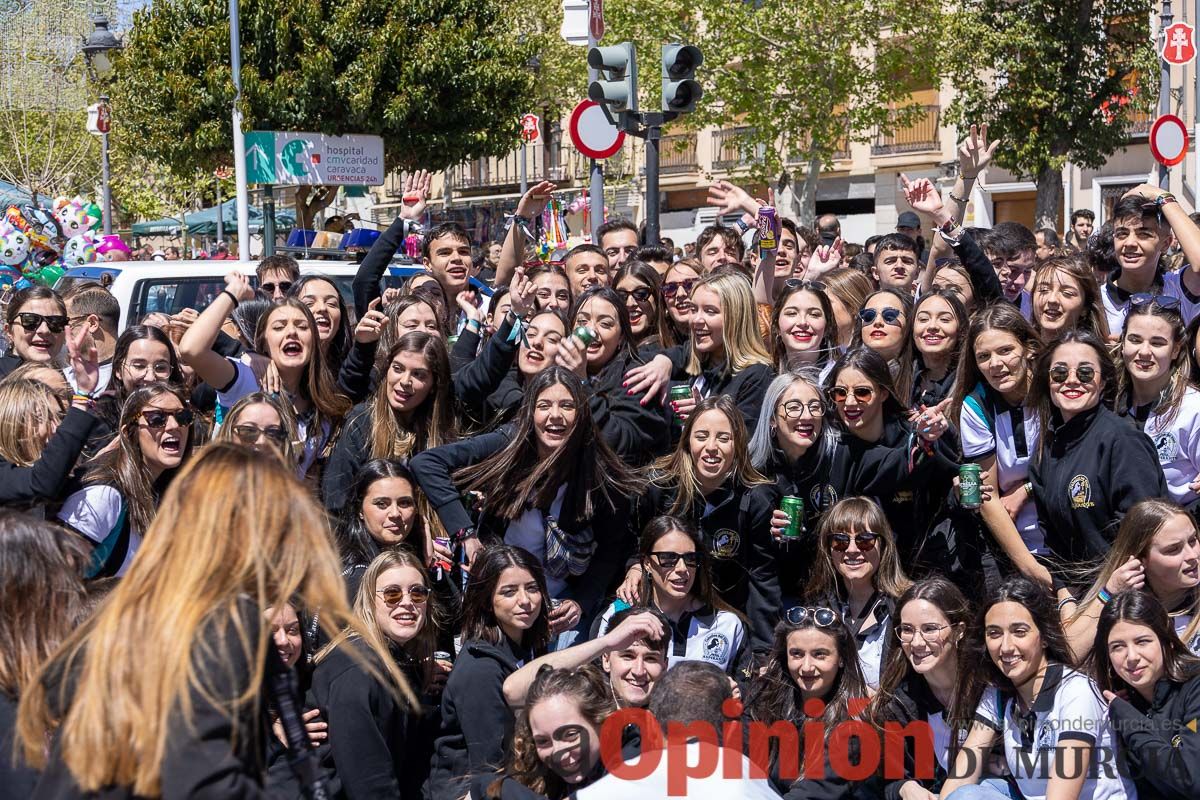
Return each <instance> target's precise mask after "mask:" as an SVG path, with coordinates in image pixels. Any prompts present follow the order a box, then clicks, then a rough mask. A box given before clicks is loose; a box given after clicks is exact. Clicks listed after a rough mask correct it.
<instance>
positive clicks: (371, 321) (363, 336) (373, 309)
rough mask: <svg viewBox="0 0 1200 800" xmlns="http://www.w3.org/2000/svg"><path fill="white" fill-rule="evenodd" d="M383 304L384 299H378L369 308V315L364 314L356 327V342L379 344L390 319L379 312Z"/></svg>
mask: <svg viewBox="0 0 1200 800" xmlns="http://www.w3.org/2000/svg"><path fill="white" fill-rule="evenodd" d="M382 302H383V298H382V297H376V298H375V299H374V300H372V301H371V304H370V305H369V306H367V313H366V314H363V318H362V319H360V320H359V321H358V325H356V326H355V327H354V341H356V342H358V343H359V344H370V343H371V342H378V341H379V337H381V336H383V330H384V328H386V327H387V324H388V318H387V314H384V313H383V312H382V311H380V310H379V305H380V303H382Z"/></svg>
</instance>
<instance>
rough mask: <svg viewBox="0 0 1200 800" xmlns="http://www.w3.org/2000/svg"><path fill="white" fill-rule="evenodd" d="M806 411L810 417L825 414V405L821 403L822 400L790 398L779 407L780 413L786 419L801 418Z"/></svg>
mask: <svg viewBox="0 0 1200 800" xmlns="http://www.w3.org/2000/svg"><path fill="white" fill-rule="evenodd" d="M806 411H807V412H808V415H809V416H810V417H823V416H825V406H823V405H821V401H820V400H809V401H808V402H807V403H803V402H801V401H799V400H788V401H787V402H786V403H784V404H783V405H781V406H780V407H779V415H780V416H782V417H785V418H786V419H800V417H803V416H804V412H806Z"/></svg>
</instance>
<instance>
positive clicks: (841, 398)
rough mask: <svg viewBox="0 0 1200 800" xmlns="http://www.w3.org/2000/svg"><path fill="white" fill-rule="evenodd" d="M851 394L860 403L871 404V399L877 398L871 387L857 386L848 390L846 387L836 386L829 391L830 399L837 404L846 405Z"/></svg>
mask: <svg viewBox="0 0 1200 800" xmlns="http://www.w3.org/2000/svg"><path fill="white" fill-rule="evenodd" d="M851 394H853V395H854V399H855V400H857V401H858V402H860V403H869V402H871V398H872V397H874V396H875V390H874V389H872V388H871V387H870V386H855V387H854V388H853V389H847V388H846V387H845V386H834V387H833V388H832V389H830V390H829V399H831V400H833V402H835V403H844V402H846V398H848V397H849V396H850V395H851Z"/></svg>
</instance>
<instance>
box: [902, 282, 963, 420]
mask: <svg viewBox="0 0 1200 800" xmlns="http://www.w3.org/2000/svg"><path fill="white" fill-rule="evenodd" d="M967 326H968V319H967V309H966V308H965V307H964V306H963V304H962V301H961V300H959V297H958V295H957V294H956V293H954V292H950V291H943V290H941V289H935V290H933V291H932V292H928V293H926V294H923V295H921V297H920V298H919V299H918V300H917V302H916V304H915V305H914V306H913V324H912V339H913V349H914V350H915V351H916V364H915V370H914V374H913V388H912V397H911V401H910V402H909V404H908V405H909V408H933V407H934V406H936V405H937V404H938V403H940V402H942V401H943V400H945V399H946V398H947V397H949V396H950V395H951V394H952V393H953V391H954V379H955V377H957V374H958V371H957V365H958V362H959V355H960V353H961V351H962V343H963V340H964V339H965V338H967Z"/></svg>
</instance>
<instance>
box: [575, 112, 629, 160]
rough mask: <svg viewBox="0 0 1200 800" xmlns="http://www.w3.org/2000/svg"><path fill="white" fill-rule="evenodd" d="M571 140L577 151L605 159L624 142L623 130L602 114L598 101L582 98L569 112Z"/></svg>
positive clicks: (614, 152) (615, 151)
mask: <svg viewBox="0 0 1200 800" xmlns="http://www.w3.org/2000/svg"><path fill="white" fill-rule="evenodd" d="M569 130H570V133H571V141H572V142H574V143H575V147H576V149H577V150H579V152H581V153H583V154H584V155H585V156H587V157H588V158H595V159H605V158H608V157H610V156H613V155H615V154H616V153H617V151H618V150H620V149H621V145H622V144H624V143H625V133H624V131H620V130H617V128H616V127H615V126H614V125H613V124H612V123H611V122H609V121H608V117H606V116H604V109H602V108H600V104H599V103H593V102H592V101H591V100H584V101H583V102H582V103H580V104H579V105H577V106H575V110H574V111H572V112H571V123H570V126H569Z"/></svg>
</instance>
